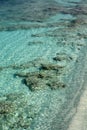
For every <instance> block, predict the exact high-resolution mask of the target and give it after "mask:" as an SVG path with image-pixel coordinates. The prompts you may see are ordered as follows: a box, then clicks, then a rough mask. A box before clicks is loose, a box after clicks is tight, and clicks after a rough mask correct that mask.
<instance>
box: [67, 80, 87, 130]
mask: <svg viewBox="0 0 87 130" xmlns="http://www.w3.org/2000/svg"><path fill="white" fill-rule="evenodd" d="M85 88H86V89H85V91H84V93H83V94H82V96H81V98H80V102H79V105H78V107H77V111H76V114H75V116H74V117H73V119H72V121H71V123H70V125H69V128H68V130H87V82H86V83H85Z"/></svg>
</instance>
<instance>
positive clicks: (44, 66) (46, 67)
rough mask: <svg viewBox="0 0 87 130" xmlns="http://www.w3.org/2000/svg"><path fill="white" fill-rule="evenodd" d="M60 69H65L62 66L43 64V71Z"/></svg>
mask: <svg viewBox="0 0 87 130" xmlns="http://www.w3.org/2000/svg"><path fill="white" fill-rule="evenodd" d="M60 68H64V66H62V65H55V64H52V63H50V64H41V68H40V69H41V70H58V69H60Z"/></svg>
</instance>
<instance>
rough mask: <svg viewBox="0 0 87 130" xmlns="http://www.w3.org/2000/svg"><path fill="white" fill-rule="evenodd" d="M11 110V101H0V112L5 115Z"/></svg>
mask: <svg viewBox="0 0 87 130" xmlns="http://www.w3.org/2000/svg"><path fill="white" fill-rule="evenodd" d="M12 111H13V104H12V102H7V101H0V114H2V115H5V114H9V113H11V112H12Z"/></svg>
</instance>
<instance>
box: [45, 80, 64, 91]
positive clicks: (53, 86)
mask: <svg viewBox="0 0 87 130" xmlns="http://www.w3.org/2000/svg"><path fill="white" fill-rule="evenodd" d="M47 85H48V86H49V87H50V88H51V89H57V88H65V87H66V85H65V84H64V83H62V82H60V81H55V80H54V81H49V82H48V83H47Z"/></svg>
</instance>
